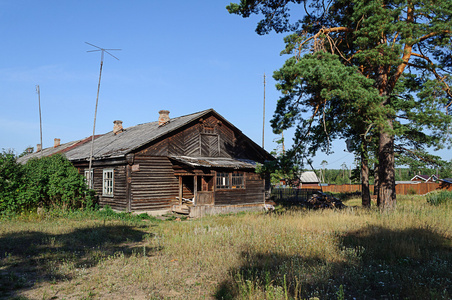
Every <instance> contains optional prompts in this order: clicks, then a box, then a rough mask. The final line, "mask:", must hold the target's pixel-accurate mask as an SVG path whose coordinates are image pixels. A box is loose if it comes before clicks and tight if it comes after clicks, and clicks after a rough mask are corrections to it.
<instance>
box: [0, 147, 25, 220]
mask: <svg viewBox="0 0 452 300" xmlns="http://www.w3.org/2000/svg"><path fill="white" fill-rule="evenodd" d="M23 176H24V168H23V166H22V165H20V164H18V163H16V156H15V154H14V153H13V152H12V151H11V150H3V151H2V152H1V153H0V211H4V210H7V209H8V208H9V207H11V205H12V207H13V208H15V207H14V206H15V205H14V204H15V201H16V199H17V198H18V196H19V194H20V191H21V190H22V188H23V186H22V179H23Z"/></svg>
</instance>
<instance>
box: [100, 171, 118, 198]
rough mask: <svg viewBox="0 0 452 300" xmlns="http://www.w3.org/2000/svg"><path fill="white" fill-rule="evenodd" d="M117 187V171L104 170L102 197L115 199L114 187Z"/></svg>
mask: <svg viewBox="0 0 452 300" xmlns="http://www.w3.org/2000/svg"><path fill="white" fill-rule="evenodd" d="M114 186H115V170H114V169H112V168H109V169H104V170H103V172H102V196H106V197H113V190H114V189H113V187H114Z"/></svg>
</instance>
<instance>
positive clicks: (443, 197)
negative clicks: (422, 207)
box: [427, 191, 452, 205]
mask: <svg viewBox="0 0 452 300" xmlns="http://www.w3.org/2000/svg"><path fill="white" fill-rule="evenodd" d="M427 203H429V204H431V205H440V204H445V203H452V192H450V191H441V192H439V193H430V194H428V195H427Z"/></svg>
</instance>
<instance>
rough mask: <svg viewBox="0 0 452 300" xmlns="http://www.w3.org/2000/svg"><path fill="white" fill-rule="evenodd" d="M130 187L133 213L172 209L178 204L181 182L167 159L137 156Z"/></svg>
mask: <svg viewBox="0 0 452 300" xmlns="http://www.w3.org/2000/svg"><path fill="white" fill-rule="evenodd" d="M138 169H139V170H138ZM130 186H131V209H132V211H133V210H163V209H170V208H171V205H173V204H177V199H176V197H178V196H179V188H178V187H179V181H178V180H177V178H176V176H175V175H174V171H173V168H172V164H171V162H170V160H169V159H168V158H166V157H155V156H147V155H142V154H141V155H136V156H135V160H134V165H133V166H132V172H131V183H130Z"/></svg>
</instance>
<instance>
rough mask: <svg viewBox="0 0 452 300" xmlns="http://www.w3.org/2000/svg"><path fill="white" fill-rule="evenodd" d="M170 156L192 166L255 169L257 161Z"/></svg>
mask: <svg viewBox="0 0 452 300" xmlns="http://www.w3.org/2000/svg"><path fill="white" fill-rule="evenodd" d="M169 158H171V159H174V160H176V161H178V162H181V163H183V164H185V165H187V166H190V167H205V168H212V167H214V168H229V169H231V168H232V169H254V168H256V162H255V161H253V160H249V159H233V158H226V157H196V158H195V157H189V156H169Z"/></svg>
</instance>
